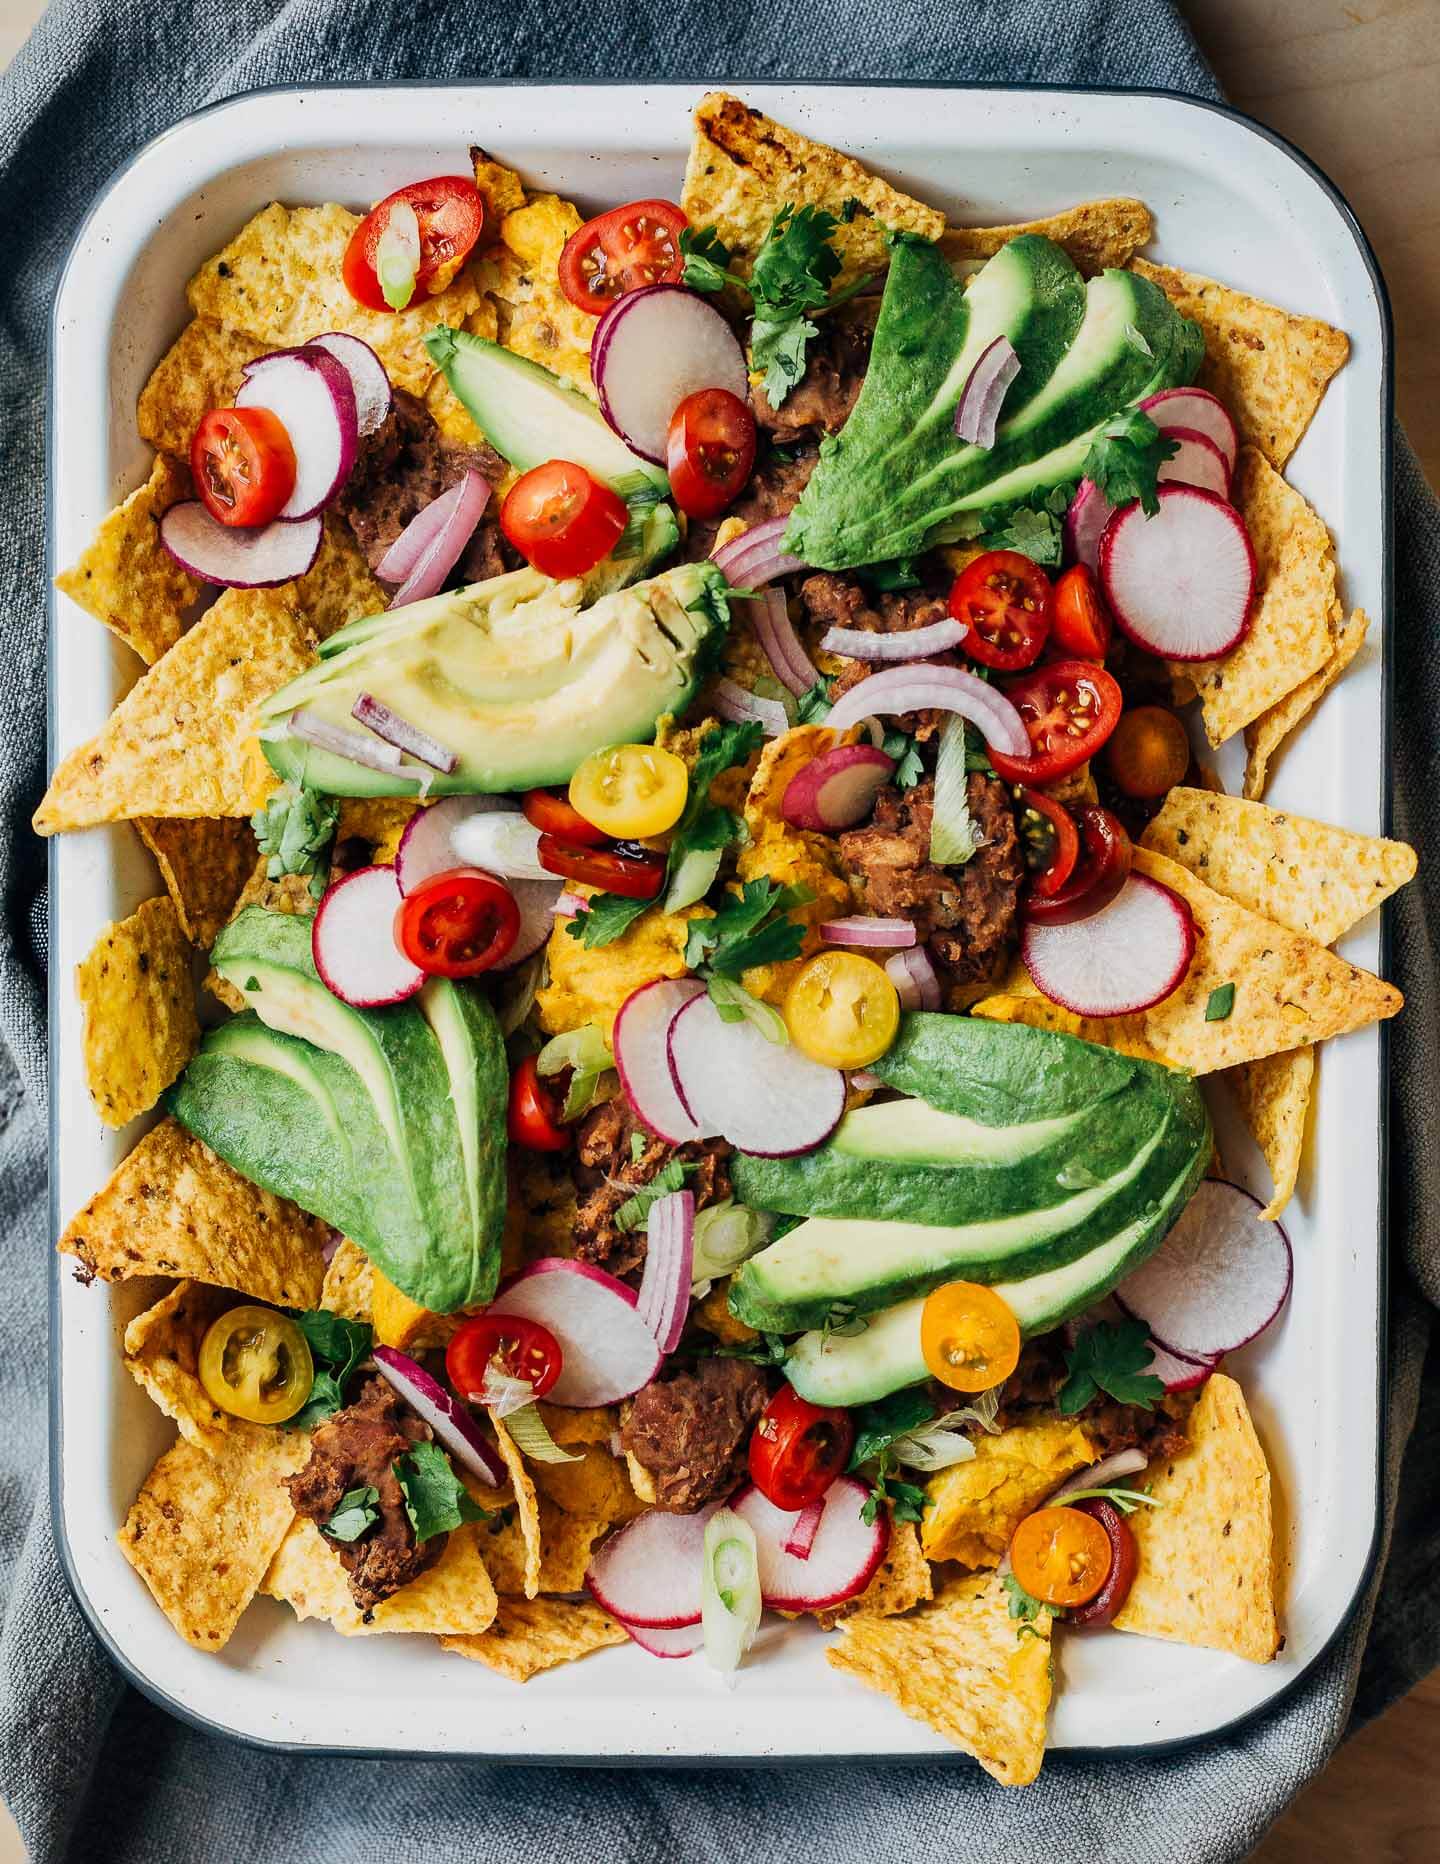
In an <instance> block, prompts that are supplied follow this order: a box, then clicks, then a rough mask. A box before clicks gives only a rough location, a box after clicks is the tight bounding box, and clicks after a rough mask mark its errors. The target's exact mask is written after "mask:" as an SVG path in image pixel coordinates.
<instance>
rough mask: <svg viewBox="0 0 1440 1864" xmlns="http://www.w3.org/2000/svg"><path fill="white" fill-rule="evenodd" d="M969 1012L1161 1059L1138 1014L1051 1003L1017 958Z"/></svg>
mask: <svg viewBox="0 0 1440 1864" xmlns="http://www.w3.org/2000/svg"><path fill="white" fill-rule="evenodd" d="M970 1014H971V1015H972V1016H980V1017H983V1018H984V1019H985V1021H986V1022H991V1023H1024V1024H1026V1025H1027V1026H1028V1027H1029V1028H1031V1029H1054V1030H1057V1031H1058V1032H1059V1033H1060V1034H1061V1035H1067V1036H1078V1037H1079V1038H1080V1040H1081V1041H1082V1042H1098V1043H1099V1044H1100V1045H1101V1047H1102V1048H1113V1049H1116V1050H1118V1051H1119V1053H1120V1054H1122V1055H1134V1056H1135V1057H1137V1059H1138V1060H1140V1061H1163V1060H1164V1057H1163V1056H1162V1055H1161V1054H1160V1052H1159V1050H1158V1049H1157V1048H1156V1047H1155V1045H1154V1044H1153V1043H1152V1042H1151V1041H1150V1040H1149V1039H1148V1038H1147V1036H1146V1034H1145V1030H1144V1026H1143V1022H1142V1019H1141V1018H1140V1017H1138V1016H1107V1017H1103V1018H1102V1017H1098V1016H1077V1015H1076V1014H1075V1012H1074V1011H1073V1010H1067V1009H1064V1008H1062V1007H1061V1005H1060V1004H1058V1003H1052V1002H1051V1000H1050V998H1049V997H1047V996H1045V995H1044V994H1043V993H1042V992H1041V990H1040V988H1039V986H1038V985H1037V984H1036V983H1035V982H1034V980H1033V979H1032V978H1031V976H1030V973H1029V972H1028V971H1027V970H1026V969H1025V967H1024V965H1023V964H1022V963H1021V962H1020V960H1019V959H1018V958H1017V959H1016V960H1015V961H1014V963H1013V964H1012V965H1011V967H1010V970H1009V971H1008V972H1007V973H1006V975H1005V976H1004V977H1003V978H1002V979H1001V980H1000V984H999V987H998V989H996V990H995V991H994V992H993V993H992V994H991V995H990V996H987V997H982V998H980V999H979V1001H978V1002H976V1003H974V1004H972V1005H971V1008H970Z"/></svg>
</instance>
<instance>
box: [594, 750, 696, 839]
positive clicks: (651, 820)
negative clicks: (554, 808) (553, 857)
mask: <svg viewBox="0 0 1440 1864" xmlns="http://www.w3.org/2000/svg"><path fill="white" fill-rule="evenodd" d="M689 793H690V772H689V771H688V770H687V769H686V768H685V766H684V764H683V763H682V762H681V760H680V759H679V758H678V757H677V756H676V755H675V753H674V752H673V751H662V750H661V749H660V747H659V745H656V744H612V745H610V746H608V747H607V749H605V750H603V751H592V752H591V753H590V755H589V756H588V757H587V758H586V759H585V761H584V763H582V764H581V766H580V768H579V769H578V770H577V771H576V772H575V775H574V776H573V777H571V779H570V806H571V808H572V809H578V810H579V811H580V813H581V815H582V816H584V818H585V820H586V821H587V822H593V823H594V824H595V826H596V828H599V829H604V831H605V833H606V834H607V835H614V836H615V837H616V839H617V840H620V841H639V840H642V839H643V838H644V837H645V836H646V835H663V834H664V833H665V831H666V829H667V828H674V826H675V824H676V823H677V822H678V821H679V820H680V817H681V815H682V814H683V813H684V809H685V799H686V797H687V796H688V795H689Z"/></svg>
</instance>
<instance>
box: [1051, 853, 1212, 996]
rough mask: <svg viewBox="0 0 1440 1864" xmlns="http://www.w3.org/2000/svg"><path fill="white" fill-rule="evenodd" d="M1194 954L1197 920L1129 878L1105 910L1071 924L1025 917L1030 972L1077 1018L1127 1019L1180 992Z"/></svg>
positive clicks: (1180, 903)
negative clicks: (1044, 922)
mask: <svg viewBox="0 0 1440 1864" xmlns="http://www.w3.org/2000/svg"><path fill="white" fill-rule="evenodd" d="M1194 951H1195V921H1194V919H1193V917H1192V916H1191V912H1190V908H1189V906H1188V905H1187V904H1186V902H1185V901H1184V900H1182V899H1181V898H1180V896H1179V894H1178V893H1173V892H1172V891H1171V890H1170V888H1169V887H1166V886H1162V885H1161V884H1160V882H1159V881H1158V880H1149V879H1147V878H1146V876H1145V875H1144V874H1131V876H1130V878H1129V879H1128V880H1127V881H1126V882H1125V885H1124V886H1123V887H1122V888H1121V889H1120V891H1119V893H1117V894H1116V896H1115V898H1114V899H1113V900H1112V901H1111V902H1110V904H1109V905H1108V906H1106V907H1105V908H1103V909H1102V910H1101V911H1100V912H1098V913H1092V914H1091V915H1090V917H1089V918H1088V919H1076V920H1072V921H1071V922H1070V923H1069V924H1068V925H1058V926H1057V925H1041V924H1039V923H1037V921H1035V920H1033V919H1027V920H1026V922H1025V925H1024V928H1023V929H1022V931H1021V934H1020V956H1021V957H1022V958H1023V959H1024V961H1025V968H1026V970H1027V971H1028V972H1029V973H1030V975H1031V977H1033V978H1034V980H1035V982H1036V983H1037V984H1038V985H1039V986H1040V988H1041V990H1043V991H1044V993H1045V995H1046V996H1047V997H1049V998H1050V1000H1051V1001H1052V1002H1053V1003H1058V1004H1060V1005H1061V1006H1062V1008H1064V1009H1067V1010H1073V1011H1074V1013H1075V1014H1076V1015H1077V1016H1128V1015H1130V1014H1132V1013H1133V1012H1135V1011H1137V1010H1148V1009H1149V1008H1150V1006H1151V1004H1153V1003H1159V1002H1161V1001H1162V1000H1163V999H1164V998H1166V997H1168V996H1169V995H1170V993H1171V992H1172V991H1173V990H1176V989H1178V988H1179V985H1180V980H1181V979H1182V978H1183V977H1184V975H1185V973H1186V971H1187V970H1188V969H1189V968H1190V959H1191V957H1192V956H1193V955H1194Z"/></svg>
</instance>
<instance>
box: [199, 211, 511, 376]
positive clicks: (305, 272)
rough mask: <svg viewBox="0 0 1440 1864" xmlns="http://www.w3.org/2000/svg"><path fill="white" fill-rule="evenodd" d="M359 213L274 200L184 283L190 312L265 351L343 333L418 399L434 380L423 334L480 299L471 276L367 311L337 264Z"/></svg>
mask: <svg viewBox="0 0 1440 1864" xmlns="http://www.w3.org/2000/svg"><path fill="white" fill-rule="evenodd" d="M359 224H360V217H359V215H357V214H352V213H350V212H349V211H348V209H346V208H344V207H339V206H337V205H336V204H335V203H334V202H333V201H331V202H328V203H327V204H326V205H325V206H323V207H293V208H288V207H282V206H281V205H280V203H279V202H278V201H272V203H271V204H270V206H268V207H267V208H265V209H264V211H263V212H261V213H258V214H256V216H255V218H254V219H253V220H251V221H250V222H248V224H247V225H245V226H244V227H242V228H241V230H240V231H239V232H238V233H237V234H236V236H235V238H234V239H233V240H231V242H230V244H229V245H228V246H227V247H226V248H225V249H224V251H223V252H218V253H216V254H215V256H214V257H213V258H211V259H207V260H206V261H205V263H204V265H202V266H201V268H200V270H199V271H198V272H197V273H196V274H195V276H194V277H193V278H192V279H191V280H190V283H189V285H188V286H187V287H186V296H187V297H188V298H189V300H190V308H191V310H192V311H194V312H195V314H196V316H197V317H208V318H210V319H211V320H212V321H213V322H215V323H218V324H223V325H224V327H225V328H226V329H227V330H238V331H242V332H243V333H244V334H245V335H247V336H251V337H255V338H258V339H259V340H261V341H262V342H264V343H265V344H266V346H267V347H268V348H271V349H285V348H290V347H293V346H294V345H297V344H301V343H306V342H308V341H309V339H310V338H311V337H318V336H320V335H322V334H323V333H324V332H325V331H327V330H345V331H348V332H349V333H350V335H351V336H356V337H359V338H360V339H361V340H362V341H363V342H365V343H368V344H369V345H370V347H371V349H373V350H374V351H375V353H376V355H377V356H378V357H379V358H380V360H381V362H383V363H384V365H385V370H386V373H387V374H388V375H389V377H390V380H391V381H392V382H393V383H394V385H395V386H396V388H404V389H408V390H409V391H410V393H411V394H412V395H423V394H424V393H425V390H426V389H427V388H428V386H429V384H430V380H431V378H432V377H433V376H434V374H435V365H434V364H433V363H432V362H431V360H430V357H429V355H428V354H427V352H426V349H425V338H426V336H427V335H428V334H429V332H430V331H432V330H433V329H434V328H435V326H436V324H462V323H464V321H465V319H466V318H467V317H468V316H469V315H470V313H471V312H472V311H473V310H475V309H476V307H477V306H478V304H479V302H480V294H479V292H478V291H477V289H476V287H475V282H474V279H473V278H472V276H471V274H470V272H469V270H468V269H467V270H466V271H463V272H461V274H460V275H459V277H458V278H457V279H456V280H455V281H454V283H453V284H451V285H449V286H448V287H447V288H446V289H445V290H444V291H442V292H441V293H439V295H438V296H436V297H430V298H422V299H420V300H419V301H418V302H416V303H414V304H411V305H410V306H408V307H407V309H405V310H403V311H389V312H385V313H383V314H382V313H381V312H379V311H367V310H365V309H364V308H363V307H362V306H360V305H358V304H357V303H356V302H355V300H354V299H353V298H352V297H351V296H350V293H349V292H348V291H347V290H346V289H345V284H344V281H343V279H342V277H341V267H342V264H343V262H344V258H345V248H346V247H347V246H348V245H349V243H350V235H351V234H352V233H353V232H354V231H355V229H356V227H357V226H359Z"/></svg>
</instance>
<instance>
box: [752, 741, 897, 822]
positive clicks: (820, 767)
mask: <svg viewBox="0 0 1440 1864" xmlns="http://www.w3.org/2000/svg"><path fill="white" fill-rule="evenodd" d="M894 772H895V759H894V758H893V757H887V756H886V754H885V753H884V751H879V750H877V749H876V748H875V746H874V745H873V744H837V745H835V746H834V747H833V749H831V750H829V751H822V752H821V753H820V755H819V756H818V757H817V758H814V759H812V761H811V762H810V763H808V764H806V766H805V768H804V769H803V770H801V771H799V772H797V773H796V775H795V776H793V777H792V778H791V779H790V781H789V783H788V784H787V785H786V786H785V795H784V797H783V798H782V800H781V803H780V813H781V815H783V816H784V818H785V820H786V821H787V822H793V823H794V825H795V827H796V828H809V829H817V830H819V831H821V832H827V831H833V830H835V829H841V828H853V827H854V825H855V824H856V823H857V822H863V821H864V820H865V818H866V816H868V815H869V813H870V811H871V810H872V809H873V808H874V807H875V798H876V797H877V796H878V795H879V794H880V792H881V790H883V789H884V787H885V785H886V784H887V783H888V782H889V781H890V778H891V777H892V776H893V775H894Z"/></svg>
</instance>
